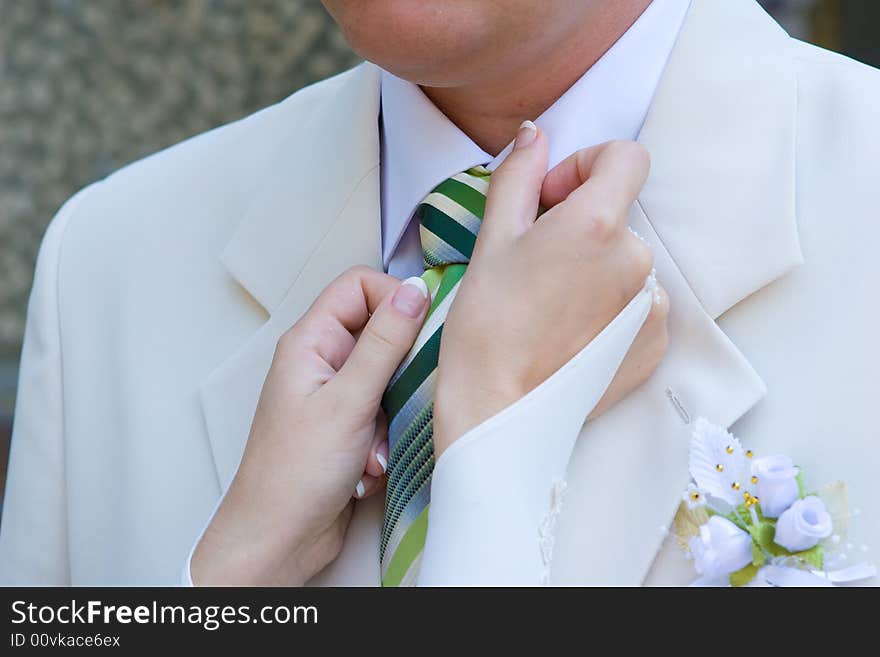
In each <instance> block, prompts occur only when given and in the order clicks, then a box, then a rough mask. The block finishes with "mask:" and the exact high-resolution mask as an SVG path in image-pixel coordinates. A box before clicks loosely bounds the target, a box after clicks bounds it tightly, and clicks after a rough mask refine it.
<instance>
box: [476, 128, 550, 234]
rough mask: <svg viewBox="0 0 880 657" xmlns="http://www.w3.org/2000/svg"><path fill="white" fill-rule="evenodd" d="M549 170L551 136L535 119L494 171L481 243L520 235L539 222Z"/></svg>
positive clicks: (522, 130) (481, 229)
mask: <svg viewBox="0 0 880 657" xmlns="http://www.w3.org/2000/svg"><path fill="white" fill-rule="evenodd" d="M546 173H547V136H546V135H545V134H544V132H543V131H542V130H541V129H540V128H538V127H536V126H535V124H534V123H532V122H531V121H526V122H524V123H523V125H522V126H521V127H520V129H519V132H518V133H517V135H516V143H515V144H514V147H513V150H512V151H511V152H510V155H508V156H507V158H506V159H505V160H504V162H503V163H502V164H501V166H500V167H498V169H497V170H496V171H495V172H494V173H493V174H492V184H491V185H489V193H488V195H487V197H486V212H485V216H484V218H483V225H482V226H481V227H480V236H479V238H478V240H477V244H478V246H479V244H480V242H481V241H482V242H484V243H485V242H491V241H492V240H494V239H498V238H503V237H510V236H516V235H520V234H522V233H523V232H525V231H526V230H528V228H529V227H530V226H531V225H532V224H533V223H535V218H536V216H537V214H538V201H539V199H540V196H541V182H542V181H543V180H544V175H545V174H546Z"/></svg>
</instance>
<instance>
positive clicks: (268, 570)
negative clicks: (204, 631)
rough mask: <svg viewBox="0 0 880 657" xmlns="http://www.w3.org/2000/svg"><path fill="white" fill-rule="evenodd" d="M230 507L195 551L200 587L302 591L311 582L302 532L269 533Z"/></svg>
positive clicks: (225, 506) (227, 505)
mask: <svg viewBox="0 0 880 657" xmlns="http://www.w3.org/2000/svg"><path fill="white" fill-rule="evenodd" d="M230 506H234V504H233V503H232V502H231V501H230V500H229V499H227V500H224V503H223V504H221V505H220V507H219V508H218V509H217V513H216V514H215V516H214V518H212V520H211V522H210V524H209V525H208V527H207V528H206V529H205V532H204V534H203V535H202V537H201V539H200V540H199V542H198V544H197V545H196V548H195V550H194V551H193V555H192V561H191V563H190V574H191V577H192V580H193V584H194V585H195V586H270V585H279V584H283V585H285V586H300V585H302V584H304V583H305V582H306V581H307V580H308V579H309V577H311V575H312V574H313V573H310V572H308V570H307V567H304V564H305V563H307V562H308V559H306V558H304V555H305V553H306V552H307V550H306V549H305V547H304V546H305V545H307V544H308V541H307V540H303V539H302V538H300V536H302V535H303V534H302V533H299V535H297V533H295V532H290V531H284V532H281V531H278V526H277V525H276V527H275V529H273V530H271V531H269V530H267V529H266V528H265V525H264V523H262V522H259V521H258V522H259V524H257V523H254V522H249V521H248V518H249V517H250V516H249V514H247V513H236V512H235V511H234V510H233V509H230ZM260 525H264V526H262V527H261V526H260ZM282 525H283V524H282Z"/></svg>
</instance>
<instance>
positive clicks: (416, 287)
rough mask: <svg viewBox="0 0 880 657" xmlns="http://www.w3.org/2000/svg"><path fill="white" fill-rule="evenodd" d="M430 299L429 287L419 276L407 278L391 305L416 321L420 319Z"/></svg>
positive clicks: (398, 289) (395, 294)
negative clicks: (426, 302) (426, 301)
mask: <svg viewBox="0 0 880 657" xmlns="http://www.w3.org/2000/svg"><path fill="white" fill-rule="evenodd" d="M427 298H428V286H427V285H425V281H423V280H422V279H421V278H419V277H418V276H413V277H411V278H407V279H406V280H405V281H404V282H403V283H401V285H400V287H399V288H397V292H395V293H394V296H393V297H392V299H391V305H392V306H394V307H395V308H397V309H398V310H399V311H400V312H402V313H403V314H404V315H406V316H407V317H412V318H413V319H415V318H416V317H418V316H419V315H420V314H421V312H422V308H424V307H425V300H426V299H427Z"/></svg>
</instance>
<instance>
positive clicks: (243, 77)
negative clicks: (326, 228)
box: [0, 0, 880, 500]
mask: <svg viewBox="0 0 880 657" xmlns="http://www.w3.org/2000/svg"><path fill="white" fill-rule="evenodd" d="M717 1H718V2H724V1H726V0H717ZM762 4H763V5H764V6H765V7H766V8H767V9H768V10H769V11H770V12H771V13H772V14H773V15H774V16H776V18H777V19H778V20H779V21H780V22H781V23H782V24H783V25H784V26H785V27H786V29H788V31H789V32H790V33H792V34H793V35H795V36H797V37H798V38H801V39H805V40H808V41H812V42H814V43H817V44H819V45H821V46H824V47H826V48H831V49H833V50H837V51H840V52H842V53H845V54H847V55H849V56H851V57H854V58H856V59H859V60H861V61H863V62H866V63H869V64H873V65H875V66H880V0H763V2H762ZM357 61H358V60H357V57H355V56H354V55H353V53H352V52H351V51H350V50H349V49H348V47H347V46H346V44H345V42H344V41H343V40H342V38H341V37H340V35H339V33H338V31H337V30H336V29H335V27H334V25H333V23H332V22H331V20H330V18H329V17H328V16H327V14H326V13H325V12H324V10H323V8H322V6H321V4H320V2H318V0H0V500H2V491H3V483H4V479H5V476H4V475H5V470H6V467H5V466H6V457H7V454H8V445H9V435H10V432H11V427H12V421H13V417H12V411H13V405H14V401H15V386H16V379H17V370H18V359H19V353H20V348H21V337H22V333H23V330H24V320H25V311H26V306H27V297H28V293H29V290H30V285H31V279H32V276H33V266H34V260H35V257H36V253H37V249H38V247H39V243H40V239H41V236H42V234H43V231H44V230H45V228H46V225H47V224H48V222H49V220H50V219H51V218H52V216H53V214H54V213H55V211H56V210H57V209H58V207H59V206H60V205H61V204H62V203H63V202H64V200H65V199H66V198H68V197H69V196H70V195H71V194H73V193H74V192H75V191H76V190H78V189H80V188H81V187H83V186H85V185H87V184H89V183H90V182H92V181H94V180H97V179H99V178H102V177H104V176H105V175H107V174H108V173H110V172H111V171H113V170H114V169H117V168H118V167H120V166H122V165H124V164H126V163H128V162H131V161H132V160H135V159H138V158H140V157H142V156H144V155H147V154H148V153H152V152H154V151H156V150H159V149H161V148H164V147H165V146H168V145H170V144H173V143H175V142H178V141H180V140H181V139H185V138H186V137H189V136H191V135H194V134H197V133H199V132H203V131H205V130H207V129H210V128H212V127H214V126H217V125H220V124H223V123H227V122H229V121H232V120H235V119H238V118H240V117H242V116H244V115H246V114H249V113H251V112H253V111H255V110H256V109H258V108H261V107H264V106H266V105H269V104H271V103H274V102H276V101H278V100H280V99H282V98H284V97H285V96H287V95H289V94H290V93H292V92H293V91H295V90H296V89H298V88H299V87H301V86H303V85H306V84H309V83H311V82H314V81H316V80H319V79H321V78H324V77H327V76H329V75H332V74H333V73H336V72H338V71H341V70H343V69H346V68H348V67H350V66H352V65H353V64H355V63H356V62H357Z"/></svg>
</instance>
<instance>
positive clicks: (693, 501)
mask: <svg viewBox="0 0 880 657" xmlns="http://www.w3.org/2000/svg"><path fill="white" fill-rule="evenodd" d="M681 499H683V500H684V502H685V504H687V507H688V509H690V510H691V511H693V510H694V509H696V508H697V507H700V506H705V505H706V493H704V492H703V491H702V490H701V489H700V488H698V487H697V485H696V484H693V483H691V484H688V487H687V490H686V491H685V492H684V493H682V495H681Z"/></svg>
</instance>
